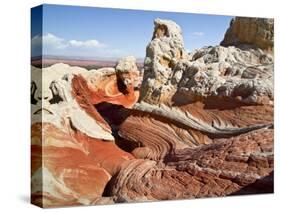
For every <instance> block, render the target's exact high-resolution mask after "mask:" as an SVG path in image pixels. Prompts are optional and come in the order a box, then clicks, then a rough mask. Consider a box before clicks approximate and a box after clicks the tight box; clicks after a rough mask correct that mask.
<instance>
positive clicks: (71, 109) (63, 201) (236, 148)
mask: <svg viewBox="0 0 281 212" xmlns="http://www.w3.org/2000/svg"><path fill="white" fill-rule="evenodd" d="M154 25H155V28H154V32H153V35H152V40H151V42H150V43H149V44H148V46H147V50H146V58H145V61H144V70H138V68H137V66H136V60H135V58H133V57H131V56H129V57H126V58H123V59H121V60H120V61H119V62H118V63H117V64H116V66H115V67H114V68H102V69H97V70H90V71H87V70H86V69H82V68H79V67H71V66H68V65H65V64H56V65H53V66H51V67H49V68H45V69H43V70H39V69H36V68H34V67H33V68H32V72H33V82H32V86H31V100H32V114H33V116H32V201H33V202H35V203H37V204H39V205H41V206H44V207H52V206H61V205H77V204H83V205H85V204H109V203H119V202H140V201H155V200H169V199H183V198H200V197H215V196H216V197H217V196H227V195H236V194H254V193H272V192H273V173H274V154H273V148H274V145H273V137H274V136H273V135H274V124H273V111H274V89H273V88H274V85H273V76H274V73H273V72H274V59H273V58H274V56H273V51H272V49H273V41H272V39H273V37H272V36H273V28H272V27H273V26H272V20H265V19H249V18H235V19H234V20H233V21H232V22H231V25H230V28H229V29H228V30H227V32H226V35H225V39H224V41H223V42H222V44H223V46H213V47H203V48H201V49H198V50H195V51H193V52H191V53H186V52H185V48H184V41H183V36H182V31H181V28H180V26H178V25H177V24H176V23H175V22H173V21H170V20H161V19H156V20H155V22H154ZM270 33H272V34H270ZM247 34H249V37H247V36H246V35H247ZM245 36H246V38H245ZM255 36H256V38H254V37H255ZM271 41H272V42H271ZM142 73H143V75H142ZM41 122H43V123H42V124H41ZM42 155H43V157H41V156H42ZM43 175H44V185H42V176H43Z"/></svg>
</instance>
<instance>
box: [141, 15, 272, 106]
mask: <svg viewBox="0 0 281 212" xmlns="http://www.w3.org/2000/svg"><path fill="white" fill-rule="evenodd" d="M257 20H259V19H257ZM265 23H267V22H265ZM246 29H247V28H246ZM159 30H160V31H161V30H162V31H163V30H166V31H167V33H160V35H158V36H155V35H154V36H153V39H152V41H151V42H150V44H149V45H148V47H147V52H146V59H145V64H144V79H143V83H142V86H141V98H140V99H139V102H141V101H145V102H147V103H151V104H160V103H164V104H167V105H174V104H176V105H178V104H187V103H192V102H196V101H198V100H199V101H209V100H212V99H214V100H216V101H218V103H223V102H224V101H226V100H228V99H231V100H232V101H235V102H240V103H241V104H245V103H246V104H249V103H251V104H260V103H265V102H267V103H268V104H270V103H272V100H273V55H272V54H271V53H269V52H267V51H264V50H261V49H250V48H248V49H244V50H242V49H240V48H237V47H222V46H214V47H205V48H202V49H199V50H196V51H195V52H192V53H190V54H189V55H188V57H187V56H186V57H184V55H186V54H184V53H183V52H184V46H183V39H182V34H181V30H180V28H179V26H177V25H176V24H175V23H173V22H171V21H161V20H156V21H155V30H154V34H157V32H158V31H159ZM241 42H242V41H241ZM177 52H181V53H177ZM163 58H165V59H164V60H163ZM163 61H165V62H163ZM167 64H168V65H167Z"/></svg>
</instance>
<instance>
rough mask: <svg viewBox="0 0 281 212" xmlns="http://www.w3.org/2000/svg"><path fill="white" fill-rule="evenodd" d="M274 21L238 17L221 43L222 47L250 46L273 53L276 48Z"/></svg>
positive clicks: (232, 21)
mask: <svg viewBox="0 0 281 212" xmlns="http://www.w3.org/2000/svg"><path fill="white" fill-rule="evenodd" d="M273 43H274V20H273V19H268V18H246V17H236V18H233V19H232V20H231V23H230V26H229V28H228V30H227V31H226V33H225V36H224V39H223V41H222V42H221V45H222V46H240V47H243V46H245V45H250V46H252V47H256V48H261V49H264V50H268V51H272V50H273V48H274V45H273Z"/></svg>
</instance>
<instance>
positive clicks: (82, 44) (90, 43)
mask: <svg viewBox="0 0 281 212" xmlns="http://www.w3.org/2000/svg"><path fill="white" fill-rule="evenodd" d="M69 45H70V46H74V47H84V48H92V47H105V46H106V45H105V44H102V43H100V42H99V41H97V40H86V41H80V40H70V41H69Z"/></svg>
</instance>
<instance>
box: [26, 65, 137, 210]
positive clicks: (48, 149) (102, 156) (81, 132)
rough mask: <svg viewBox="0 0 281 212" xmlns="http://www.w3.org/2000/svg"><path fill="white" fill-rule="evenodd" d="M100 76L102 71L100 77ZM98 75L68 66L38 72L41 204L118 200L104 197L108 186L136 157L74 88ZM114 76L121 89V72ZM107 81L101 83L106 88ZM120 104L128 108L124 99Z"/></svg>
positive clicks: (35, 133) (35, 97)
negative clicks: (76, 81) (129, 161)
mask: <svg viewBox="0 0 281 212" xmlns="http://www.w3.org/2000/svg"><path fill="white" fill-rule="evenodd" d="M119 70H122V69H119ZM134 71H137V70H134ZM100 73H101V70H97V72H96V73H95V74H100ZM95 74H93V71H89V72H88V71H87V70H85V69H82V68H79V67H71V66H68V65H65V64H56V65H53V66H51V67H48V68H44V69H42V70H41V69H37V68H35V67H32V83H31V101H32V108H31V109H32V128H31V138H32V139H31V140H32V146H31V148H32V173H31V174H32V180H31V181H32V202H33V203H35V204H38V205H41V206H42V207H53V206H61V205H77V204H103V203H110V202H112V201H113V200H112V198H103V197H102V194H103V192H104V188H105V186H106V184H107V182H108V181H109V180H110V179H111V177H112V175H114V174H116V173H117V172H118V170H119V169H120V165H121V164H122V163H123V162H124V161H127V160H130V159H133V158H134V157H133V156H132V155H131V154H130V153H127V152H124V151H123V150H121V149H120V148H118V146H117V145H116V144H115V142H114V137H113V136H112V135H111V127H110V126H109V125H108V123H107V122H106V121H105V120H104V119H103V117H102V116H101V115H100V114H99V113H98V111H97V110H96V108H95V107H94V105H92V104H86V103H88V102H87V101H88V100H89V99H88V98H86V97H85V96H83V99H82V100H81V99H80V98H78V97H77V96H78V94H77V92H78V91H76V90H75V89H73V87H74V88H76V87H75V86H76V84H75V83H74V82H75V79H76V78H79V77H80V78H82V79H84V80H85V79H87V77H90V76H92V75H95ZM124 75H125V74H124ZM124 75H123V76H124ZM107 76H108V75H107V73H106V75H105V77H104V78H106V77H107ZM110 76H111V75H110ZM114 76H115V81H114V78H113V80H112V81H113V82H111V83H115V87H116V83H117V82H116V74H115V72H114ZM104 78H100V81H99V82H100V83H104V81H103V79H104ZM124 80H127V77H126V76H124ZM130 86H131V87H132V86H134V84H132V85H130ZM128 87H129V85H128ZM131 87H130V88H131ZM107 88H108V87H107V86H104V87H103V86H101V88H100V92H102V93H106V92H105V90H106V89H107ZM101 89H103V90H101ZM115 89H116V88H115ZM81 91H83V90H81ZM90 91H92V90H90ZM129 91H131V90H129ZM117 92H118V90H117V89H116V93H117ZM132 92H134V91H132ZM88 94H90V93H88ZM133 94H134V93H133ZM116 95H119V96H120V95H121V92H119V93H117V94H116ZM122 95H123V94H122ZM79 97H81V96H79ZM112 98H113V97H112ZM123 98H126V97H124V95H123ZM103 100H104V99H102V100H99V101H103ZM119 100H120V102H118V103H119V104H122V101H121V100H122V98H120V99H119ZM91 101H92V102H95V101H96V99H93V98H92V99H91ZM117 101H118V100H116V102H117ZM132 101H136V100H135V98H134V100H132ZM127 102H129V101H127ZM130 104H132V103H131V102H130ZM127 105H128V104H126V105H125V106H127Z"/></svg>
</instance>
